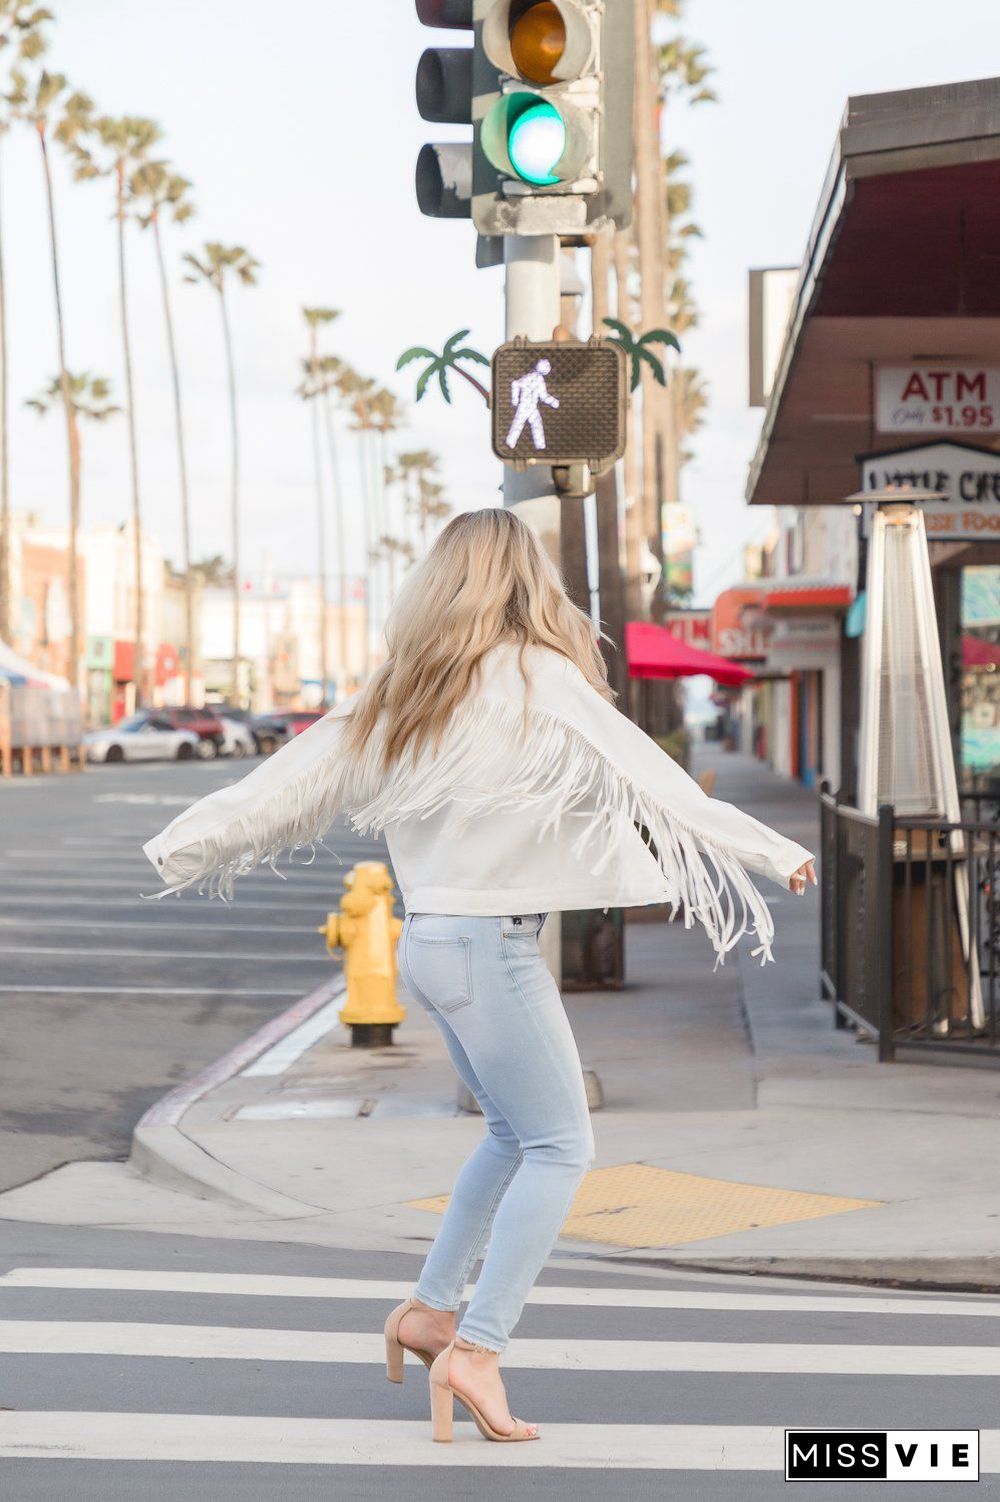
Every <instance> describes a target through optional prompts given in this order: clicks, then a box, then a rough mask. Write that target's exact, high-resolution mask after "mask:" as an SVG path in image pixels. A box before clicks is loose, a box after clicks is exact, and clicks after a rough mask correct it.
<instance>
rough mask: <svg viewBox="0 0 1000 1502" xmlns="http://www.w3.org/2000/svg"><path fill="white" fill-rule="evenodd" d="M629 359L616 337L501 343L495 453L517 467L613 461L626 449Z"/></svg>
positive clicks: (496, 365)
mask: <svg viewBox="0 0 1000 1502" xmlns="http://www.w3.org/2000/svg"><path fill="white" fill-rule="evenodd" d="M626 363H627V362H626V359H625V352H624V350H623V349H622V348H621V346H620V345H619V344H616V343H614V342H613V341H612V340H609V339H591V340H589V341H588V342H587V343H586V344H580V343H576V342H574V341H572V340H547V341H543V342H540V343H529V342H528V341H527V340H526V339H514V340H512V341H511V342H510V343H509V344H501V345H500V348H499V349H498V350H497V351H496V353H495V354H494V356H493V362H492V365H493V380H492V386H493V392H492V400H491V404H490V405H491V411H492V427H493V452H494V453H495V454H496V455H497V457H498V458H499V459H503V460H505V462H506V463H508V464H514V465H517V466H521V465H525V464H551V465H556V466H560V467H561V466H569V465H575V464H586V465H587V466H588V467H589V469H590V470H591V472H592V473H593V474H600V473H601V471H602V470H605V469H607V468H609V466H610V465H612V464H613V463H614V462H615V460H616V459H620V458H621V456H622V454H623V453H624V452H625V437H626V427H625V424H626V415H627V409H628V381H627V369H626Z"/></svg>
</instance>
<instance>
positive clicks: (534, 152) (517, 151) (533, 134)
mask: <svg viewBox="0 0 1000 1502" xmlns="http://www.w3.org/2000/svg"><path fill="white" fill-rule="evenodd" d="M565 149H566V123H565V121H564V120H563V118H562V116H561V115H560V113H559V111H558V110H557V109H556V107H555V105H553V104H550V103H549V102H548V100H545V99H540V100H539V101H538V103H537V104H533V105H531V107H530V108H529V109H526V110H524V111H523V112H522V113H521V114H519V115H518V116H517V118H516V119H515V120H514V122H513V124H512V125H511V128H510V134H509V135H508V137H507V153H508V155H509V157H510V161H511V165H512V167H513V168H514V171H515V172H516V173H517V175H518V177H520V178H523V179H524V181H525V182H527V183H534V184H535V185H536V186H538V187H548V186H550V184H552V183H557V182H558V181H559V177H558V175H557V174H556V172H555V171H554V170H553V169H554V168H555V166H556V164H557V163H558V161H559V159H560V157H561V156H562V154H563V152H564V151H565Z"/></svg>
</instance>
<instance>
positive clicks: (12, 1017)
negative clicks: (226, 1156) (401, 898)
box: [0, 760, 382, 1190]
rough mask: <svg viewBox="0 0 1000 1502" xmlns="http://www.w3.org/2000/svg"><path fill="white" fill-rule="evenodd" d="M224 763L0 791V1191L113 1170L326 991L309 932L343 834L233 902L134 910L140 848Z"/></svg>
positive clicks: (325, 899)
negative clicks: (148, 1115)
mask: <svg viewBox="0 0 1000 1502" xmlns="http://www.w3.org/2000/svg"><path fill="white" fill-rule="evenodd" d="M249 765H250V764H249V763H247V762H239V761H228V760H227V761H217V762H184V763H180V764H177V763H148V764H145V765H119V766H110V767H105V766H99V767H93V768H90V769H89V770H88V771H86V772H85V773H82V774H73V775H70V776H65V777H37V778H35V779H31V780H26V779H23V778H11V779H3V780H0V1027H2V1037H3V1056H4V1064H3V1092H2V1096H0V1190H3V1189H9V1188H12V1187H13V1186H15V1185H17V1184H23V1183H26V1182H27V1181H28V1180H30V1179H33V1178H36V1177H37V1176H38V1175H39V1174H43V1173H46V1172H47V1171H48V1170H50V1169H52V1168H55V1167H58V1166H59V1165H60V1164H63V1163H68V1162H72V1161H74V1160H77V1159H95V1158H124V1157H126V1156H127V1155H128V1151H129V1141H130V1133H131V1129H132V1127H133V1125H134V1123H135V1122H136V1120H137V1119H138V1118H139V1117H140V1116H141V1115H142V1113H143V1111H144V1110H145V1109H146V1107H147V1106H148V1105H150V1104H151V1103H152V1102H153V1101H154V1100H156V1099H157V1098H158V1097H159V1096H160V1095H162V1094H163V1093H164V1092H165V1091H167V1090H169V1089H170V1088H171V1087H172V1086H173V1085H175V1084H177V1083H179V1082H180V1081H182V1080H185V1079H187V1078H189V1077H190V1076H191V1075H192V1074H193V1073H195V1072H196V1071H197V1070H198V1069H200V1068H201V1067H202V1066H203V1065H205V1064H208V1063H210V1062H211V1061H212V1060H214V1059H216V1058H218V1057H219V1056H220V1055H221V1054H223V1053H225V1052H226V1051H227V1049H229V1048H231V1047H232V1046H233V1045H234V1044H235V1043H237V1042H239V1041H240V1040H241V1039H243V1038H245V1037H246V1036H247V1035H248V1034H249V1033H251V1032H252V1031H254V1030H255V1029H256V1028H257V1027H259V1026H260V1025H261V1024H262V1023H264V1022H265V1021H266V1020H267V1019H268V1018H270V1017H272V1016H274V1015H275V1014H277V1013H278V1012H281V1011H283V1010H284V1009H285V1008H286V1007H287V1006H290V1005H291V1003H292V1002H293V1001H294V1000H295V999H296V998H297V997H300V996H303V995H305V994H306V993H307V992H309V991H311V990H313V989H314V988H315V987H316V986H318V985H320V984H321V982H322V981H323V980H325V979H326V978H328V977H329V975H330V973H331V969H332V968H333V967H334V962H333V961H331V959H330V958H329V957H328V956H327V954H326V950H325V947H324V945H323V941H322V939H321V938H320V937H319V935H318V934H317V933H316V932H315V929H316V927H317V925H318V924H319V923H321V922H322V920H323V918H324V916H325V914H326V912H327V910H328V908H330V907H334V906H336V904H337V902H338V901H339V898H340V894H341V892H342V890H343V878H344V874H345V873H346V872H347V871H348V870H349V869H350V867H351V865H352V864H353V863H354V861H356V860H359V859H371V858H372V857H373V856H376V857H377V856H379V855H380V854H381V853H382V852H381V849H380V847H378V846H376V845H374V844H373V843H372V842H370V841H362V840H360V839H358V838H357V837H356V836H354V835H353V834H351V833H350V832H349V831H347V830H335V831H334V832H333V833H332V834H331V836H330V839H329V842H328V843H329V844H330V846H331V847H332V850H334V851H335V852H336V855H339V856H340V858H341V860H342V862H343V864H340V863H339V862H338V860H337V858H336V855H334V854H332V853H329V852H327V851H319V852H317V855H316V858H315V860H314V862H313V863H312V864H310V865H308V866H305V865H301V864H300V865H299V866H297V867H294V868H289V867H285V868H284V869H286V870H287V872H288V877H289V879H288V880H287V881H282V880H281V879H280V878H278V877H276V876H274V875H272V874H271V873H270V872H255V873H254V874H252V875H250V876H248V877H246V878H244V879H243V880H242V882H241V883H240V884H239V886H238V889H237V897H236V900H235V902H234V903H232V904H230V905H227V904H225V903H223V902H220V901H217V900H212V901H209V900H208V899H206V898H204V897H199V896H197V895H196V894H195V893H193V892H186V893H183V894H181V895H179V896H172V897H165V898H163V899H162V900H160V901H146V900H144V899H143V896H142V895H141V894H143V893H150V892H156V891H157V890H159V888H160V885H161V884H160V881H159V878H158V877H157V876H156V874H155V872H154V871H153V868H152V867H151V866H150V865H149V863H148V861H147V860H146V858H145V856H144V855H143V854H142V851H141V849H140V845H141V844H142V842H143V841H144V840H146V839H148V838H149V837H150V836H151V835H152V834H155V833H157V832H158V831H159V830H160V829H161V828H162V827H163V826H164V825H165V824H166V823H168V822H169V820H170V819H171V818H173V817H174V815H175V814H176V813H177V812H178V811H179V810H180V809H181V808H183V807H184V806H185V805H186V804H188V803H190V802H192V801H193V800H194V799H196V798H199V797H201V796H202V795H203V794H204V793H207V792H209V791H211V790H212V789H214V788H217V787H221V786H222V785H223V784H225V783H228V782H232V781H234V780H235V779H236V778H238V777H240V776H242V775H243V774H244V773H245V772H246V771H247V770H248V769H249Z"/></svg>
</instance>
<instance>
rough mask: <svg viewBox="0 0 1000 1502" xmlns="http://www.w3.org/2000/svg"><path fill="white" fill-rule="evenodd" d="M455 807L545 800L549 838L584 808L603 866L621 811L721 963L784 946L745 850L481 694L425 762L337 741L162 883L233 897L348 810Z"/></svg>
mask: <svg viewBox="0 0 1000 1502" xmlns="http://www.w3.org/2000/svg"><path fill="white" fill-rule="evenodd" d="M449 806H450V807H451V808H452V818H451V820H450V821H449V830H452V831H454V832H455V833H459V832H460V831H462V830H463V829H465V828H466V827H467V826H468V825H469V824H470V823H471V822H473V821H474V820H475V819H476V818H477V817H479V816H480V815H483V814H486V813H496V812H498V811H499V810H508V811H511V812H513V811H516V810H525V809H538V810H539V821H538V839H539V840H541V839H544V838H545V837H546V835H549V834H555V833H556V832H557V831H558V830H559V829H560V828H561V827H562V825H563V821H564V820H566V819H568V818H571V817H572V818H581V819H582V821H583V822H582V825H581V828H580V831H579V833H578V834H577V835H576V837H575V838H574V840H573V841H572V844H571V846H570V849H571V852H572V854H573V856H574V857H575V858H576V859H578V860H580V861H586V860H587V859H588V857H589V856H592V857H593V864H592V865H591V866H590V868H589V869H590V871H591V873H592V874H594V875H597V874H599V873H600V871H601V870H602V869H603V867H604V866H605V864H606V863H607V861H608V859H609V858H610V856H611V852H612V848H613V842H614V838H615V835H616V834H617V832H618V830H619V828H620V821H621V820H622V819H624V820H626V821H628V823H630V824H632V825H634V826H635V827H636V828H637V829H638V830H639V831H640V833H641V834H642V837H643V839H644V840H645V842H646V844H647V847H648V848H649V850H650V854H651V855H653V857H654V858H655V860H656V862H657V864H658V866H659V868H660V872H661V873H662V876H663V878H664V883H665V888H666V890H665V899H666V901H667V902H669V903H670V905H671V908H672V910H673V911H672V914H671V916H675V915H676V914H677V912H678V911H682V912H683V916H684V926H685V928H691V927H692V926H693V924H694V923H695V922H696V921H697V922H699V923H701V924H702V926H703V927H704V928H705V930H706V932H707V934H708V936H709V939H710V940H711V942H712V946H713V948H714V949H715V952H716V956H717V958H716V966H717V967H718V965H720V964H722V963H723V962H724V959H725V956H726V954H728V952H729V951H730V950H731V949H733V948H734V946H735V945H736V944H737V943H738V942H739V940H740V939H741V938H742V937H743V935H744V934H747V933H751V934H754V935H756V937H757V939H758V940H759V943H758V945H757V947H756V948H755V949H754V950H753V951H752V953H753V955H754V956H756V955H761V956H762V958H761V964H762V965H764V964H767V962H768V961H769V960H773V958H774V956H773V954H772V953H771V946H772V943H773V940H774V922H773V919H772V917H771V913H770V910H769V909H768V907H767V904H766V903H765V901H764V899H763V898H762V897H761V895H760V893H759V892H758V891H757V889H756V887H755V886H754V884H753V882H752V881H751V880H750V877H749V875H748V874H747V872H746V870H745V869H744V867H743V866H742V865H741V864H740V862H739V861H738V860H737V859H736V857H735V856H733V855H732V854H731V853H730V852H729V851H727V850H725V849H724V848H722V847H721V846H718V845H716V844H714V843H713V842H710V841H707V840H705V839H704V838H703V837H702V836H700V835H699V834H698V832H697V830H696V829H694V828H693V826H691V825H690V824H688V823H686V822H685V821H684V820H683V819H681V818H679V817H678V816H677V815H676V813H674V812H673V810H671V809H670V808H668V807H666V805H664V804H662V803H660V802H658V801H657V799H656V798H655V797H654V796H653V795H651V794H650V793H648V792H647V791H646V790H645V789H644V788H639V787H637V786H636V785H635V784H634V783H633V782H632V781H631V780H630V779H629V778H628V777H627V776H626V775H625V774H624V773H623V772H622V771H620V770H619V769H618V768H617V767H616V766H614V764H613V763H611V762H610V761H609V760H608V759H607V758H606V757H605V756H603V755H602V754H601V752H599V751H598V750H597V749H596V748H595V747H594V746H592V745H591V744H590V742H589V741H588V740H587V739H586V738H585V737H584V736H583V735H581V734H580V733H579V731H577V730H575V729H573V728H572V727H571V726H569V725H567V724H566V723H565V721H563V720H561V719H559V718H558V717H557V716H555V715H553V714H551V713H549V712H547V711H546V710H544V709H541V708H539V707H537V706H529V707H528V709H527V712H526V713H525V711H524V709H523V706H521V705H517V704H513V703H509V702H507V701H504V700H496V699H490V698H487V697H484V696H483V697H479V698H477V699H474V700H471V701H470V702H469V703H468V704H466V705H464V706H462V707H461V708H460V709H459V710H458V711H456V714H455V716H454V719H453V721H452V723H451V725H450V727H449V729H448V732H447V734H446V736H445V738H444V741H443V742H442V745H441V746H440V748H439V749H438V751H437V753H436V754H434V755H431V754H429V753H426V752H425V753H423V754H422V755H421V756H420V757H419V758H418V759H417V761H416V763H415V764H414V763H413V761H412V760H411V759H410V758H409V757H407V756H404V757H403V758H402V759H401V760H400V761H399V762H397V763H396V764H394V766H393V767H391V768H390V770H389V772H388V774H384V773H383V772H382V771H381V737H380V736H379V735H378V734H376V735H374V736H373V737H372V738H371V740H370V741H369V743H368V745H367V746H366V747H365V749H364V752H363V753H362V755H361V757H360V758H358V759H357V761H356V762H355V763H354V764H353V765H348V763H347V759H346V758H345V757H344V756H343V754H342V753H341V752H340V751H339V748H338V747H337V746H336V745H335V746H334V747H333V748H332V749H331V750H330V751H329V752H327V753H326V754H325V755H324V756H323V757H322V758H320V759H319V760H318V761H317V762H316V763H314V764H313V765H312V766H311V767H310V768H309V771H308V773H306V774H304V775H301V776H299V777H298V778H297V779H294V780H293V781H291V782H290V783H289V784H287V785H286V786H285V787H283V788H280V789H278V790H277V791H276V792H274V793H272V794H271V795H270V796H269V797H267V798H266V799H264V800H262V801H261V802H259V803H258V804H257V805H256V806H254V807H251V808H250V809H248V810H247V812H246V813H245V814H243V815H242V816H239V817H235V818H232V819H230V820H228V821H227V822H226V823H225V824H224V825H223V826H222V828H221V829H220V830H219V831H218V832H217V833H215V834H213V835H211V836H208V837H207V838H205V839H203V840H200V841H199V842H198V844H197V845H196V846H195V847H193V848H192V849H191V850H186V851H183V852H182V853H181V856H180V860H181V861H182V862H183V861H185V860H191V861H194V863H195V864H194V867H193V869H192V870H191V872H190V874H188V875H186V876H185V877H184V878H183V879H182V880H181V881H179V882H176V883H175V884H174V885H173V886H171V887H168V888H167V889H165V890H164V891H163V892H160V893H157V894H156V895H157V896H167V895H169V894H170V893H171V892H179V891H182V890H184V889H185V888H187V887H191V886H197V888H198V890H199V891H200V892H207V893H208V894H209V896H217V897H221V898H222V899H223V900H226V901H228V900H230V899H231V898H232V896H233V889H234V884H235V881H236V878H237V877H239V876H243V875H245V874H246V873H248V872H249V871H252V870H254V869H255V868H256V867H258V866H260V865H267V866H269V867H270V868H271V869H272V870H273V871H275V872H277V859H278V856H279V855H280V854H281V853H282V852H283V851H286V850H287V851H288V852H289V854H290V855H294V854H295V852H296V851H298V850H301V849H302V848H304V847H307V846H315V845H317V844H320V843H321V842H322V837H323V835H324V834H325V833H326V831H327V830H328V829H329V827H330V825H331V824H332V823H333V821H334V819H335V817H336V816H337V814H338V813H342V812H347V813H349V816H350V822H351V824H352V826H353V828H354V829H355V830H356V831H357V832H358V833H359V834H381V833H382V832H383V831H384V830H385V829H386V828H387V827H388V826H389V825H391V824H394V823H396V822H397V821H401V820H403V819H414V818H418V819H427V818H430V817H431V816H432V815H433V814H436V813H438V812H440V811H441V810H442V809H443V808H445V807H449ZM278 874H280V873H278Z"/></svg>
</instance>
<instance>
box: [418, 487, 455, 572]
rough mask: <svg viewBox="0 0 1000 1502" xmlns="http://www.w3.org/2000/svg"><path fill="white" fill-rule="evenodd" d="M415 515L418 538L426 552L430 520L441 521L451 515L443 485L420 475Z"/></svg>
mask: <svg viewBox="0 0 1000 1502" xmlns="http://www.w3.org/2000/svg"><path fill="white" fill-rule="evenodd" d="M417 484H418V493H417V516H418V518H419V520H420V540H421V544H422V546H423V550H424V552H425V553H426V551H427V543H428V535H427V534H428V528H429V526H430V524H431V523H432V522H442V521H444V519H445V517H446V516H450V515H451V509H452V508H451V506H450V505H449V503H448V502H447V501H446V500H445V499H444V486H443V485H438V484H435V482H434V481H433V480H425V479H424V478H423V477H421V478H420V479H419V480H418V482H417Z"/></svg>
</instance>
